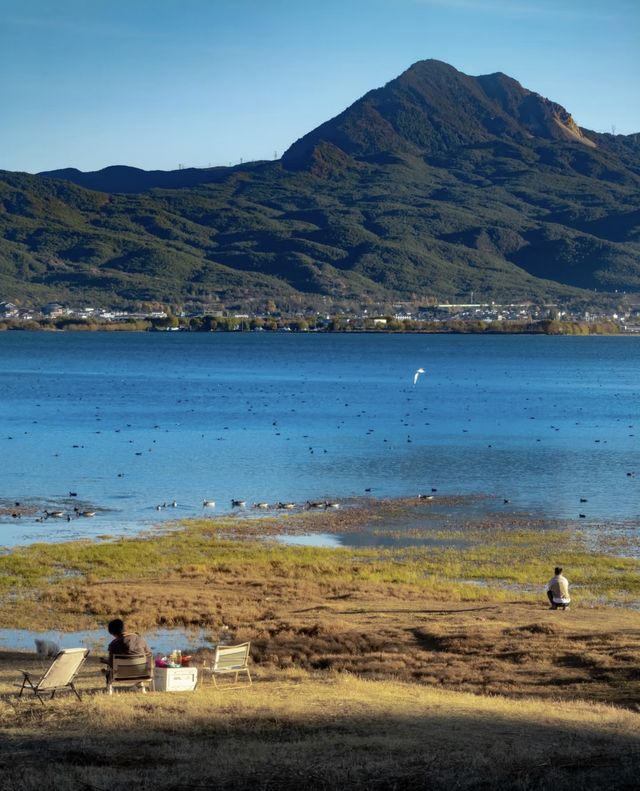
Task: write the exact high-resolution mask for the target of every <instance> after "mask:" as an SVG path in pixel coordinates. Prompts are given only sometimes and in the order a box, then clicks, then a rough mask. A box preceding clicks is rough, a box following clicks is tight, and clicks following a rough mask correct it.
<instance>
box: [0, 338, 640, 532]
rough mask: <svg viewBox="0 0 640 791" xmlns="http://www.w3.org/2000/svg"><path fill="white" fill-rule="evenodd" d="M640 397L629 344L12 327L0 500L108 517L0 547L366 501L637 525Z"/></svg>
mask: <svg viewBox="0 0 640 791" xmlns="http://www.w3.org/2000/svg"><path fill="white" fill-rule="evenodd" d="M419 367H423V368H424V369H425V370H426V374H425V375H424V376H422V377H420V379H419V381H418V384H417V386H416V387H413V386H412V381H413V373H414V371H415V370H416V369H417V368H419ZM639 386H640V339H637V338H627V337H615V338H605V337H602V338H598V337H594V338H570V337H567V338H552V337H538V336H532V337H521V336H488V337H480V336H437V335H416V336H407V335H348V334H344V335H330V334H285V333H282V334H266V333H265V334H259V333H244V334H242V333H228V334H227V333H211V334H186V333H157V334H150V333H131V334H129V333H126V334H124V333H123V334H120V333H27V332H24V333H22V332H4V333H0V409H1V411H0V467H1V469H0V500H1V503H4V504H5V505H11V504H12V503H13V502H14V501H19V502H21V503H23V504H25V503H32V504H33V505H34V507H36V508H38V509H41V508H44V507H47V508H49V510H54V509H58V508H59V509H61V510H64V511H65V512H71V513H73V510H72V509H73V507H74V505H76V507H79V508H80V509H84V508H94V507H96V508H97V509H98V512H97V515H96V516H95V517H94V518H92V519H73V520H72V521H70V522H67V521H66V520H52V519H48V520H46V521H45V522H37V521H36V519H35V518H34V517H23V518H22V519H20V520H18V519H12V518H11V516H10V515H8V516H4V517H0V544H4V545H5V546H11V545H13V544H16V543H29V542H33V541H39V540H64V539H67V538H75V537H79V536H87V537H91V536H95V535H100V534H123V533H124V534H126V533H129V532H135V531H138V530H140V529H141V528H142V527H148V526H150V525H152V524H154V523H157V522H158V521H159V520H162V519H166V518H176V517H185V516H196V515H200V514H202V513H208V514H215V513H222V512H228V511H229V510H230V502H231V498H240V499H243V500H246V501H247V503H248V505H250V504H251V503H252V502H259V501H267V502H270V503H273V502H276V501H278V500H280V501H289V500H291V501H296V502H304V501H305V500H307V499H311V500H315V499H322V498H329V499H332V500H333V499H339V498H341V497H352V496H358V495H363V494H365V490H366V489H371V495H372V496H406V495H412V494H417V493H419V492H430V491H431V489H432V488H435V489H437V491H438V493H445V494H492V495H495V496H496V497H497V498H505V499H509V500H510V507H513V508H515V509H523V510H529V511H535V512H542V513H546V514H549V515H550V516H560V517H569V518H578V515H579V514H580V513H583V514H585V517H586V519H587V520H588V521H590V522H593V521H597V520H609V521H611V520H613V521H615V520H628V519H632V520H633V519H637V518H638V517H639V515H640V418H639V415H640V387H639ZM629 473H635V475H633V474H632V475H630V474H629ZM70 492H74V493H76V495H77V496H76V497H70V496H69V493H70ZM580 498H586V499H587V502H580ZM205 499H212V500H215V501H216V503H217V505H216V508H215V509H207V510H206V511H204V510H203V507H202V502H203V500H205ZM174 501H175V502H176V503H177V506H176V507H175V508H174V507H168V508H166V509H165V508H162V509H161V510H157V506H159V505H160V506H161V505H163V504H164V503H167V504H171V503H173V502H174ZM500 502H501V499H500ZM1 503H0V504H1Z"/></svg>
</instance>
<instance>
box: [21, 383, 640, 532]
mask: <svg viewBox="0 0 640 791" xmlns="http://www.w3.org/2000/svg"><path fill="white" fill-rule="evenodd" d="M423 375H425V378H426V371H425V369H424V368H422V367H421V368H418V369H416V370H415V373H414V374H413V375H412V385H413V387H412V388H410V389H409V390H408V392H407V390H405V391H404V392H405V396H406V401H407V402H410V401H411V400H412V398H411V392H412V391H415V389H416V388H417V386H418V384H419V382H420V377H421V376H423ZM335 384H338V383H335ZM475 387H476V389H477V388H478V387H479V385H478V383H477V382H476V384H475ZM338 389H342V390H343V391H345V390H347V391H348V390H350V389H351V386H350V385H349V386H347V385H343V386H342V387H341V388H338ZM211 392H213V390H212V391H211ZM67 395H70V394H67ZM202 395H204V394H201V396H202ZM215 395H216V396H217V397H218V398H220V399H221V400H222V402H224V400H225V399H231V398H232V397H233V396H228V395H225V394H224V393H220V392H219V390H216V392H215ZM254 395H255V396H257V398H256V399H255V400H253V401H252V402H250V401H248V400H247V401H245V402H244V404H243V406H242V407H238V405H237V400H236V403H234V409H233V410H230V411H233V413H234V414H235V415H236V419H240V418H241V415H242V414H243V411H244V414H247V415H249V416H253V417H254V418H255V417H256V412H255V410H256V409H257V408H258V406H259V401H258V400H259V397H260V395H263V396H265V392H264V391H261V390H260V389H259V388H257V389H256V390H255V393H254ZM295 395H296V394H292V396H295ZM618 395H619V394H617V393H616V394H615V396H618ZM74 397H75V398H79V400H82V398H83V397H82V396H79V397H78V395H77V394H74ZM120 397H121V398H124V396H122V395H121V396H120ZM307 397H308V396H307ZM485 397H487V394H486V393H485ZM337 398H338V400H339V401H340V399H341V398H342V397H341V396H340V395H338V396H337ZM190 400H192V399H191V396H185V397H184V398H180V399H178V400H177V404H181V405H182V408H186V409H187V411H189V412H196V411H197V410H196V407H195V406H189V407H187V406H186V405H187V404H189V402H190ZM193 400H195V399H193ZM526 402H529V398H528V397H524V398H523V406H522V408H523V409H524V411H525V412H526V411H527V410H528V409H530V408H532V407H531V406H529V405H527V403H526ZM306 403H307V400H306V399H305V398H303V397H300V398H299V400H298V401H297V403H296V407H297V406H300V405H304V404H306ZM37 406H40V405H39V404H38V405H37ZM263 406H264V407H267V406H268V404H267V403H265V404H263ZM343 406H344V409H349V407H353V406H355V404H350V403H344V405H343ZM432 407H433V405H432V404H431V403H427V404H426V405H422V406H419V407H418V408H415V407H413V406H412V407H411V409H410V411H408V412H405V413H404V414H403V416H402V417H401V418H400V420H401V423H402V426H403V427H405V428H407V429H409V430H410V426H411V425H417V424H416V420H417V419H418V418H419V417H420V415H424V414H425V413H427V412H428V411H429V410H430V409H432ZM553 407H554V408H555V407H556V405H555V404H554V405H553ZM469 409H470V405H469V404H466V405H463V408H462V409H461V417H463V416H464V412H465V411H467V412H469ZM296 411H297V410H296V408H291V409H290V412H292V413H293V412H296ZM578 412H579V413H580V412H582V407H579V408H578ZM223 413H224V410H223ZM398 414H400V413H398ZM366 415H367V410H365V409H364V408H362V407H360V408H359V409H358V411H357V414H356V415H355V417H356V418H364V417H365V416H366ZM102 419H103V416H102V414H101V413H100V407H96V414H95V420H96V421H98V422H99V421H101V420H102ZM269 419H270V418H269ZM497 420H498V425H499V424H500V416H498V417H497ZM529 420H536V416H535V415H529ZM619 420H620V419H619V418H618V421H619ZM466 421H467V423H470V422H471V421H472V418H471V417H470V416H467V417H466ZM33 422H34V423H37V422H38V421H33ZM281 422H283V423H284V419H281ZM178 425H179V424H178ZM344 425H345V418H344V417H343V418H342V419H339V424H338V425H337V426H336V428H337V429H340V428H341V427H343V426H344ZM424 425H425V426H426V427H429V426H430V422H429V421H427V422H425V423H424ZM576 425H580V424H579V423H576ZM271 426H272V429H273V431H274V432H275V436H276V437H281V433H282V432H281V428H280V424H279V421H278V420H272V422H271ZM131 428H133V426H132V424H131V423H126V424H123V427H122V428H114V429H113V431H115V433H120V432H121V431H123V432H124V431H126V430H128V429H131ZM628 428H629V429H633V428H634V427H633V425H629V426H628ZM153 429H155V430H161V426H160V425H158V424H156V425H154V426H153ZM550 429H551V430H552V431H553V432H559V431H560V430H561V427H560V426H558V425H555V424H551V425H550ZM164 430H165V432H168V431H169V429H166V428H165V429H164ZM223 430H224V431H227V430H229V426H224V427H223ZM243 430H245V431H246V430H247V428H246V426H244V427H243ZM374 431H376V429H374V427H373V426H371V427H370V428H368V429H367V430H366V436H367V437H371V436H372V435H373V434H374ZM468 431H469V429H468V428H466V427H465V428H462V433H463V434H466V433H468ZM24 433H25V434H27V433H28V432H24ZM94 433H96V434H100V433H102V431H101V430H96V431H95V432H94ZM201 436H202V438H205V434H202V435H201ZM227 436H228V435H227ZM534 436H535V435H534ZM629 436H630V437H633V436H634V434H629ZM225 438H226V437H224V436H218V437H217V438H216V439H217V440H218V441H220V440H223V439H225ZM352 438H353V435H351V436H350V437H349V441H350V440H351V439H352ZM7 439H9V440H11V439H14V437H13V436H9V437H7ZM283 439H286V440H289V439H290V437H288V436H286V437H283ZM302 439H309V437H308V435H306V434H304V435H302ZM378 439H382V442H383V443H388V442H389V440H388V438H387V437H384V438H380V437H379V436H378ZM392 439H393V440H395V441H397V440H399V439H400V437H398V436H397V435H395V436H393V437H392ZM127 441H128V443H129V444H132V443H133V442H134V440H133V439H128V440H127ZM405 441H406V442H407V443H411V442H413V438H412V435H411V433H408V434H406V440H405ZM535 441H536V442H541V441H542V440H541V438H537V439H535ZM593 441H594V442H595V443H600V442H602V443H604V444H606V443H607V439H605V438H602V439H600V438H594V439H593ZM156 442H157V440H156V439H153V440H152V441H151V444H152V445H153V444H156ZM72 447H73V448H74V449H77V448H84V447H85V446H84V445H83V444H80V443H77V444H73V446H72ZM487 447H488V448H491V447H492V444H488V445H487ZM151 450H152V448H151V447H149V448H148V452H151ZM307 450H308V453H309V454H310V455H313V454H314V453H315V452H316V451H322V452H323V453H325V454H326V453H328V452H330V451H328V450H327V448H318V447H315V446H314V445H308V447H307ZM58 455H59V454H58V453H54V456H58ZM135 455H136V456H142V455H143V452H142V451H141V450H136V451H135ZM626 474H627V476H628V477H634V476H635V473H634V472H627V473H626ZM124 476H125V473H124V472H118V473H117V477H118V478H123V477H124ZM370 491H371V488H367V489H365V492H370ZM432 491H436V490H435V489H433V490H432ZM69 496H70V497H75V496H77V493H76V492H69ZM417 497H418V499H430V498H432V497H433V495H417ZM510 502H511V501H510V500H509V499H506V498H505V499H504V503H505V504H508V503H510ZM579 502H580V503H587V502H588V498H586V497H580V498H579ZM18 505H19V503H16V506H18ZM215 507H216V502H215V500H213V499H207V498H205V499H203V500H202V508H203V509H205V510H206V509H212V508H215ZM250 507H251V508H252V509H257V510H265V511H266V510H276V511H279V510H293V509H296V508H298V509H330V508H339V507H340V504H339V503H338V502H336V501H330V500H326V499H322V500H312V501H309V500H307V501H306V502H301V503H296V502H290V501H276V502H273V503H269V502H254V503H252V504H251V506H250ZM168 508H178V503H177V501H176V500H172V501H170V502H163V503H161V504H158V505H156V506H155V510H157V511H163V510H165V509H168ZM245 508H247V502H246V501H245V500H242V499H235V498H234V499H232V500H231V509H232V510H237V509H245ZM100 510H101V509H100V508H98V509H95V508H91V507H84V508H81V507H77V506H76V507H74V508H73V509H72V510H71V509H67V510H62V509H59V508H56V509H51V510H48V509H44V510H43V511H42V512H41V513H40V515H39V516H38V517H37V518H36V520H35V521H37V522H44V521H47V520H49V519H54V520H55V519H58V520H66V521H71V520H72V519H79V518H90V517H93V516H96V514H97V513H98V512H99V511H100ZM11 515H12V516H13V517H14V518H19V517H20V516H21V513H20V512H19V510H16V511H15V512H13V513H12V514H11ZM578 516H579V518H581V519H584V518H587V514H586V513H582V512H581V513H579V514H578Z"/></svg>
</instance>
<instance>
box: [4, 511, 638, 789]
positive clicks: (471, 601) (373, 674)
mask: <svg viewBox="0 0 640 791" xmlns="http://www.w3.org/2000/svg"><path fill="white" fill-rule="evenodd" d="M395 507H396V506H393V507H392V508H390V509H389V511H388V512H387V513H393V509H394V508H395ZM369 516H370V515H369ZM362 517H363V514H362V513H361V514H360V515H359V517H358V515H357V514H355V513H354V512H352V513H350V514H348V515H344V516H343V515H340V516H337V515H333V516H329V517H328V518H326V519H325V518H324V515H322V517H321V516H320V515H317V516H316V515H314V516H313V517H312V518H310V519H301V518H297V517H296V518H293V519H291V520H289V521H286V520H285V521H284V522H275V521H269V520H266V521H264V522H262V523H258V522H256V521H251V522H250V523H249V522H247V521H245V522H239V523H236V522H230V521H227V522H225V521H224V520H222V521H218V522H203V523H191V524H188V525H181V526H174V527H173V528H172V529H169V530H162V531H158V532H157V533H155V534H154V535H152V536H149V537H147V538H144V539H126V540H118V541H108V540H105V541H104V542H102V543H100V542H98V543H89V542H86V543H85V542H77V543H75V544H66V545H39V546H34V547H30V548H28V549H25V550H16V551H13V552H11V553H5V554H4V555H2V556H0V593H1V595H2V598H1V600H0V626H23V627H28V628H33V629H35V630H38V629H40V630H44V629H47V628H63V627H64V628H68V629H70V630H71V629H79V628H96V627H103V626H104V624H105V622H106V621H107V620H108V619H109V618H110V617H113V616H114V615H122V616H123V617H125V618H126V619H127V621H128V622H129V623H130V624H131V625H132V626H134V627H136V628H138V629H140V630H141V631H144V630H147V629H152V628H155V627H158V626H172V625H174V626H190V625H192V626H197V627H200V628H204V629H205V630H206V631H207V632H209V633H210V635H211V637H212V639H213V641H214V642H215V641H216V640H217V638H218V637H219V636H221V635H222V634H223V633H224V634H225V635H226V636H227V639H231V640H237V641H241V640H245V639H248V640H251V643H252V668H253V672H254V676H255V679H256V681H255V684H254V686H253V687H252V688H251V689H242V690H226V691H223V692H219V691H216V690H215V689H214V688H213V687H211V686H208V685H207V686H205V687H203V688H199V689H197V690H196V691H195V692H194V693H189V694H176V693H153V694H149V695H141V694H139V693H127V692H125V693H122V694H120V695H116V696H114V697H111V698H110V697H108V696H105V695H103V694H102V679H101V676H100V672H99V665H98V661H97V660H98V657H97V656H92V657H91V658H90V661H89V663H88V664H87V665H86V666H85V669H84V670H83V674H82V677H81V679H80V686H81V687H82V688H83V689H85V690H86V694H85V695H84V699H83V702H82V703H78V702H77V701H75V700H74V699H72V697H71V696H63V697H61V699H60V700H56V701H54V702H53V703H50V704H47V705H46V706H42V705H41V704H40V703H39V702H38V701H36V700H34V699H31V700H29V699H28V700H22V701H21V702H19V703H18V702H17V700H16V696H15V687H14V686H13V684H15V683H16V682H17V681H18V677H19V669H20V668H21V667H25V669H29V668H31V669H37V668H38V667H39V664H38V661H37V660H36V659H35V658H34V656H33V655H29V654H19V653H15V652H9V651H0V737H1V741H0V772H1V774H2V777H3V782H4V784H5V787H7V788H9V789H12V791H13V789H25V790H26V791H30V789H34V791H35V789H49V788H51V789H54V788H55V789H63V790H65V789H73V790H74V791H75V789H97V790H98V791H102V789H105V791H106V789H110V791H114V790H115V791H119V789H123V790H124V789H125V788H126V789H129V788H130V787H131V786H136V787H138V788H140V789H147V788H148V789H162V790H163V791H164V790H165V789H166V791H179V790H180V789H185V790H186V789H209V788H211V789H213V788H224V789H227V788H228V789H245V788H246V789H248V788H258V789H281V788H282V789H293V788H296V789H297V788H311V789H333V788H340V787H343V788H355V789H369V788H371V789H404V788H407V789H413V788H416V789H417V788H424V789H431V788H434V789H439V788H442V789H444V788H447V789H450V788H464V789H467V788H469V789H471V788H474V789H478V788H517V789H546V788H554V789H564V788H567V789H569V788H571V789H591V788H601V787H607V788H616V789H617V788H629V789H631V788H635V787H637V776H638V772H639V770H640V727H639V726H640V651H639V649H640V611H638V609H637V608H636V607H637V602H638V598H639V596H638V592H639V586H640V582H639V576H640V575H639V574H638V572H639V571H640V564H639V563H638V561H637V560H634V558H633V555H634V552H633V551H631V550H632V549H633V547H631V546H630V538H629V535H630V534H629V533H626V534H625V533H624V532H622V533H621V532H620V531H619V530H618V531H615V532H614V533H607V532H606V531H603V533H602V540H601V541H600V543H599V545H597V546H596V545H595V544H594V541H593V536H591V535H584V534H581V533H580V532H579V531H577V530H576V529H574V527H573V526H561V525H552V526H549V525H545V526H544V529H542V526H540V525H535V524H533V523H531V522H526V523H525V522H523V521H522V520H519V519H517V518H509V520H506V519H503V520H502V521H500V520H498V521H495V520H492V521H491V522H485V521H479V522H475V523H473V524H464V525H460V526H457V527H450V528H447V529H446V530H443V529H441V528H438V530H435V529H433V528H432V529H430V531H428V532H429V536H430V537H431V539H433V542H432V544H431V545H430V546H428V547H426V548H425V547H422V548H420V547H418V548H416V547H413V548H411V547H403V548H399V549H395V550H379V549H378V550H370V549H365V548H356V549H338V550H333V549H319V548H311V547H288V546H283V545H281V544H278V543H275V542H272V541H269V540H267V541H265V540H262V539H256V533H259V534H260V535H268V534H269V533H274V532H296V531H298V532H309V531H310V530H311V531H312V530H322V531H323V532H330V531H332V530H334V531H337V530H340V531H342V532H344V531H345V530H355V531H357V530H358V518H360V519H362ZM378 517H380V518H379V523H380V529H381V530H383V529H384V513H381V514H378ZM419 532H420V529H419V528H416V527H415V526H414V527H412V528H411V530H410V531H407V533H408V534H409V533H411V535H412V536H414V537H415V535H417V534H418V533H419ZM558 559H561V561H562V562H563V563H564V564H565V567H566V569H567V573H568V576H569V577H570V579H571V580H572V582H573V583H574V603H573V606H572V608H571V609H570V610H569V611H567V612H560V611H550V610H549V609H548V607H547V605H546V600H545V598H544V594H543V593H542V588H543V583H544V582H545V581H546V579H547V578H548V577H549V576H550V573H549V572H550V569H552V567H553V565H554V563H555V562H557V561H558ZM107 639H108V638H107V635H106V633H105V644H106V642H107ZM185 647H186V646H185ZM207 653H208V649H202V650H201V651H199V652H198V654H197V657H196V661H200V660H201V659H203V658H205V657H206V655H207Z"/></svg>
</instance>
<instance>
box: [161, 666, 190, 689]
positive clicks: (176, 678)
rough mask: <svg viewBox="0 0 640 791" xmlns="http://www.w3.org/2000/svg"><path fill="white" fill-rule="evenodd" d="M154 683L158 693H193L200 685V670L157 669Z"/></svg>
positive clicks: (185, 668) (181, 668)
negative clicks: (198, 684) (197, 685)
mask: <svg viewBox="0 0 640 791" xmlns="http://www.w3.org/2000/svg"><path fill="white" fill-rule="evenodd" d="M153 681H154V685H155V688H156V692H192V691H193V690H194V689H195V688H196V684H197V683H198V668H197V667H156V668H154V670H153Z"/></svg>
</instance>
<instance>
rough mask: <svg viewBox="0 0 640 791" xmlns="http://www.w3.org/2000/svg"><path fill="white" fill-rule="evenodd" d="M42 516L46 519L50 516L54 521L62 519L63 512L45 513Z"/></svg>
mask: <svg viewBox="0 0 640 791" xmlns="http://www.w3.org/2000/svg"><path fill="white" fill-rule="evenodd" d="M44 514H45V516H46V517H47V518H48V517H50V516H52V517H53V518H54V519H62V518H63V517H64V511H45V512H44Z"/></svg>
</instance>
